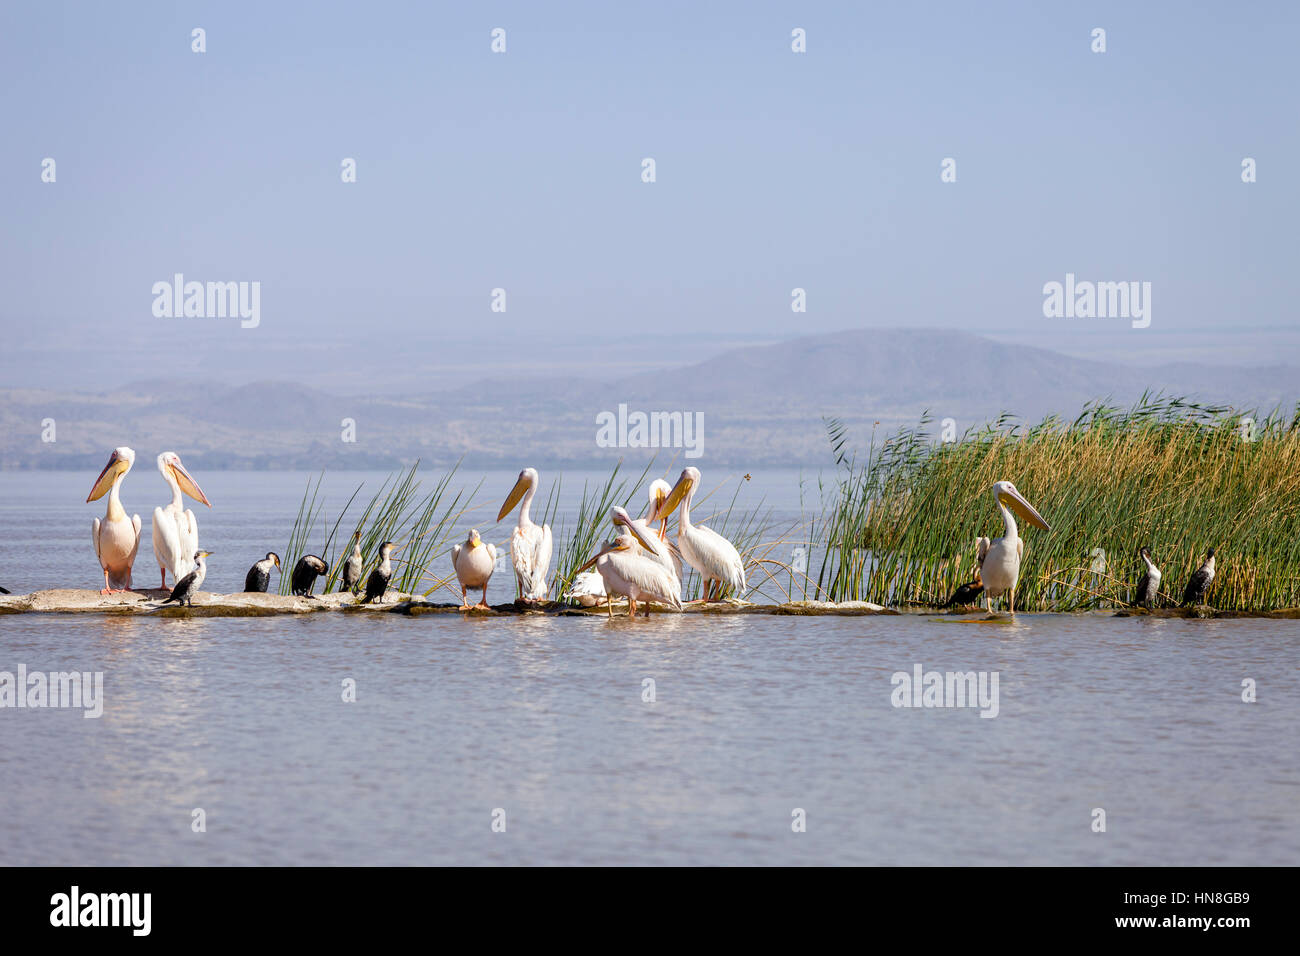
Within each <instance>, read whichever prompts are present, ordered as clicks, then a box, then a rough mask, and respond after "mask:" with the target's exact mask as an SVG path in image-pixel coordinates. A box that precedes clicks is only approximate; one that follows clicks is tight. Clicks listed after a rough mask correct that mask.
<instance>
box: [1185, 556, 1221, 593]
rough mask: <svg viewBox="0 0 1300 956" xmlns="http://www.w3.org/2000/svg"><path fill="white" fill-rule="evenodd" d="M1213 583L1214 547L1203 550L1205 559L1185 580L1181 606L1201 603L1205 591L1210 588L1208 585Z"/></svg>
mask: <svg viewBox="0 0 1300 956" xmlns="http://www.w3.org/2000/svg"><path fill="white" fill-rule="evenodd" d="M1213 583H1214V549H1213V548H1210V549H1209V550H1207V551H1206V552H1205V560H1204V561H1202V562H1201V566H1200V567H1199V568H1197V569H1196V571H1195V572H1193V574H1192V576H1191V578H1190V579H1189V580H1188V582H1187V587H1186V588H1185V589H1184V590H1183V607H1191V606H1192V605H1193V604H1201V603H1204V601H1205V595H1206V592H1208V591H1209V590H1210V585H1211V584H1213Z"/></svg>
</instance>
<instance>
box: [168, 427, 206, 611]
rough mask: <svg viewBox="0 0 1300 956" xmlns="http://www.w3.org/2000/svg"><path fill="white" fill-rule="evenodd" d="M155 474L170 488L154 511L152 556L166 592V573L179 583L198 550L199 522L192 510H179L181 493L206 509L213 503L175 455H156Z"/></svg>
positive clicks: (169, 453) (188, 571)
mask: <svg viewBox="0 0 1300 956" xmlns="http://www.w3.org/2000/svg"><path fill="white" fill-rule="evenodd" d="M158 471H159V472H160V473H161V474H162V476H163V481H165V482H167V484H169V485H171V489H172V500H171V501H170V502H169V503H168V504H167V505H165V506H164V507H162V508H154V509H153V553H154V557H155V558H157V560H158V570H159V571H161V572H162V585H161V587H163V588H164V589H166V587H167V572H168V571H170V572H171V574H172V579H173V580H175V581H179V580H180V579H181V578H183V577H184V576H185V575H187V574H189V573H190V571H192V570H194V558H193V555H194V553H195V552H196V551H198V550H199V523H198V522H197V521H195V520H194V512H193V511H191V510H188V509H187V510H182V507H183V504H184V502H183V501H182V500H181V492H182V491H184V492H185V494H187V495H189V496H190V497H191V498H193V499H194V500H195V501H201V502H203V503H204V504H205V505H207V506H208V507H209V508H211V507H212V502H210V501H208V498H207V495H205V494H204V493H203V489H202V488H200V487H199V486H198V483H197V482H195V480H194V479H193V478H191V477H190V473H189V472H188V471H186V470H185V466H184V465H182V464H181V456H180V455H178V454H176V452H174V451H165V452H163V453H162V454H161V455H159V456H158Z"/></svg>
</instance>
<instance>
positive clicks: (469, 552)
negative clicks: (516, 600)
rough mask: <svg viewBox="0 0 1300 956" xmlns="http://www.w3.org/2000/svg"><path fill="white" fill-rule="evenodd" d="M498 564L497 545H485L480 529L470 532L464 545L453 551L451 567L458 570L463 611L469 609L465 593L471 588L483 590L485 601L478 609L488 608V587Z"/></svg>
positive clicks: (457, 576) (457, 546)
mask: <svg viewBox="0 0 1300 956" xmlns="http://www.w3.org/2000/svg"><path fill="white" fill-rule="evenodd" d="M496 564H497V549H496V545H493V544H484V543H483V539H482V538H480V537H479V534H478V528H474V529H473V530H471V531H470V533H469V537H468V538H466V539H465V543H464V544H458V545H456V547H454V548H452V549H451V565H452V567H454V568H455V569H456V580H457V581H459V582H460V606H461V609H462V610H464V609H465V608H467V607H469V598H467V597H466V596H465V592H466V591H468V590H469V589H470V588H474V589H475V590H478V589H479V588H482V589H483V600H481V601H479V602H478V607H487V606H488V602H487V586H488V581H489V580H491V578H492V571H493V569H494V568H495V567H496Z"/></svg>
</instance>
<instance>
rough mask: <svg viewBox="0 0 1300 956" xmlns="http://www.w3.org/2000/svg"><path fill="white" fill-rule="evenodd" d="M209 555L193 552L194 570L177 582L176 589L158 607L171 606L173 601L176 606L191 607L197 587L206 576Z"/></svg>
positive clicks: (208, 553)
mask: <svg viewBox="0 0 1300 956" xmlns="http://www.w3.org/2000/svg"><path fill="white" fill-rule="evenodd" d="M211 554H212V552H211V551H195V552H194V570H193V571H191V572H190V573H189V574H187V575H185V577H183V578H181V579H180V580H179V581H177V582H176V587H174V588H172V593H171V594H169V595H168V596H167V600H165V601H163V602H162V604H159V605H158V606H159V607H162V606H163V604H171V603H172V602H173V601H175V602H176V603H177V604H178V605H181V604H183V605H185V606H186V607H193V606H194V595H195V594H197V593H198V591H199V585H200V584H202V583H203V579H204V578H205V577H207V575H208V562H207V558H208V557H210V556H211Z"/></svg>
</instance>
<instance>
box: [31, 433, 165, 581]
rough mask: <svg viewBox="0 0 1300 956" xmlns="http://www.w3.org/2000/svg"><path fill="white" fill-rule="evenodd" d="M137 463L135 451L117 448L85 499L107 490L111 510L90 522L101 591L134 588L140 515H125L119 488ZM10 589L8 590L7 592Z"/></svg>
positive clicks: (93, 499)
mask: <svg viewBox="0 0 1300 956" xmlns="http://www.w3.org/2000/svg"><path fill="white" fill-rule="evenodd" d="M133 464H135V452H134V451H132V450H131V449H130V448H127V447H126V446H125V445H123V446H122V447H120V448H114V449H113V454H111V455H109V457H108V464H107V465H105V466H104V470H103V471H101V472H100V473H99V477H98V478H96V479H95V485H94V487H93V488H91V489H90V494H89V495H88V496H87V497H86V501H87V502H88V503H89V502H91V501H97V500H99V499H100V498H102V497H104V495H105V493H107V494H108V510H107V511H106V512H105V514H104V520H103V521H101V520H100V519H98V518H95V519H94V520H93V521H91V523H90V533H91V538H92V540H93V541H94V542H95V557H96V558H98V559H99V567H100V570H102V571H103V572H104V590H102V591H100V592H99V593H100V594H114V593H116V592H119V591H129V590H130V589H131V567H132V566H133V565H134V564H135V553H136V551H138V550H139V549H140V516H139V515H132V516H131V517H129V518H128V517H127V516H126V509H125V508H123V507H122V499H121V498H120V497H118V491H119V489H120V488H121V486H122V479H123V478H125V477H126V473H127V472H128V471H130V470H131V466H132V465H133ZM6 593H7V592H6Z"/></svg>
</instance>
